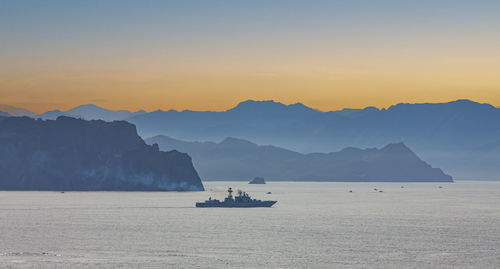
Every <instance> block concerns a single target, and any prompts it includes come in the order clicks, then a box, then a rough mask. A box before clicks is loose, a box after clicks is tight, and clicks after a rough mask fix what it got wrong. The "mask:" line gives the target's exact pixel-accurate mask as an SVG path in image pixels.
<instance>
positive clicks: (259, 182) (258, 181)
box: [248, 177, 266, 184]
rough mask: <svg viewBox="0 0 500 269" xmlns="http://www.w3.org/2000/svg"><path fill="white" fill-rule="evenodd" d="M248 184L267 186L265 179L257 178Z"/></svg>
mask: <svg viewBox="0 0 500 269" xmlns="http://www.w3.org/2000/svg"><path fill="white" fill-rule="evenodd" d="M248 184H266V181H265V180H264V178H263V177H255V178H254V179H252V180H250V182H248Z"/></svg>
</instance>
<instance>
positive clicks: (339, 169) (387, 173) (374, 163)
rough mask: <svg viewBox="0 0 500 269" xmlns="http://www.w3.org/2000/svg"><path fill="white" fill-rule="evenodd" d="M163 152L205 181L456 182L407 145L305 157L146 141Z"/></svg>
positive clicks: (250, 146)
mask: <svg viewBox="0 0 500 269" xmlns="http://www.w3.org/2000/svg"><path fill="white" fill-rule="evenodd" d="M146 142H147V143H149V144H158V145H159V146H160V148H161V149H162V150H172V149H176V150H179V151H181V152H186V153H188V154H189V155H190V156H192V158H193V163H194V165H195V167H196V169H197V170H198V172H199V173H200V176H201V177H202V178H203V179H204V180H245V181H247V180H250V179H252V178H254V177H255V176H257V175H258V176H263V177H264V178H266V179H267V180H287V181H387V182H441V181H442V182H451V181H452V178H451V177H450V176H448V175H446V174H444V173H443V172H442V171H441V169H439V168H432V167H431V166H430V165H428V164H427V163H425V162H423V161H422V160H420V158H418V157H417V156H416V155H415V154H414V153H413V152H412V151H411V150H410V149H409V148H408V147H406V145H404V144H403V143H395V144H389V145H387V146H385V147H383V148H381V149H374V148H372V149H365V150H362V149H357V148H353V147H349V148H345V149H343V150H341V151H339V152H332V153H311V154H301V153H298V152H294V151H290V150H286V149H283V148H279V147H274V146H259V145H256V144H254V143H252V142H250V141H246V140H243V139H238V138H231V137H229V138H226V139H224V140H223V141H221V142H219V143H214V142H186V141H181V140H177V139H173V138H170V137H167V136H163V135H160V136H155V137H152V138H149V139H146Z"/></svg>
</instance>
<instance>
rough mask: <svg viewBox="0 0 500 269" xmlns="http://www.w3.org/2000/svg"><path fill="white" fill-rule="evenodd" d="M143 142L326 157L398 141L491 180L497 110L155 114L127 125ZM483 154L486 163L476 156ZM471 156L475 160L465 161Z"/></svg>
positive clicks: (460, 105) (283, 108) (265, 106)
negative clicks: (245, 144) (245, 145)
mask: <svg viewBox="0 0 500 269" xmlns="http://www.w3.org/2000/svg"><path fill="white" fill-rule="evenodd" d="M128 121H130V122H132V123H134V124H136V125H137V128H138V131H139V133H140V134H141V135H142V136H143V137H150V136H154V135H158V134H167V135H169V136H171V137H175V138H178V139H182V140H189V141H196V140H202V141H207V140H208V141H220V140H222V139H224V138H225V137H228V136H230V137H241V138H243V139H248V140H251V141H255V142H256V143H258V144H267V145H275V146H280V147H283V148H289V149H291V150H294V151H298V152H302V153H309V152H331V151H338V150H341V149H343V148H345V147H348V146H353V147H358V148H369V147H381V146H383V145H386V144H389V143H392V142H394V141H401V142H403V141H404V143H405V144H406V145H408V146H409V147H411V148H412V149H413V150H415V152H417V153H418V155H419V156H422V157H423V158H424V159H425V160H428V161H430V162H431V163H432V164H434V165H437V166H439V167H442V168H443V169H445V170H446V171H447V172H449V173H450V174H452V175H453V176H454V177H457V178H468V179H498V178H499V176H498V175H500V166H499V165H498V163H499V162H500V151H498V147H497V148H494V147H493V148H494V149H492V146H491V145H497V144H498V143H499V137H500V110H499V109H498V108H495V107H493V106H491V105H489V104H480V103H476V102H472V101H469V100H458V101H453V102H449V103H435V104H432V103H424V104H398V105H394V106H391V107H389V108H388V109H377V108H375V107H367V108H365V109H343V110H339V111H330V112H321V111H317V110H314V109H311V108H308V107H306V106H304V105H302V104H300V103H299V104H295V105H288V106H287V105H283V104H281V103H277V102H273V101H251V100H249V101H245V102H242V103H240V104H238V105H237V106H236V107H234V108H233V109H230V110H227V111H225V112H196V111H182V112H179V111H174V110H170V111H160V110H158V111H155V112H152V113H147V114H143V115H138V116H134V117H131V118H130V119H128ZM485 150H487V151H488V152H489V155H482V153H483V152H484V151H485ZM471 156H475V157H474V158H476V159H472V158H471Z"/></svg>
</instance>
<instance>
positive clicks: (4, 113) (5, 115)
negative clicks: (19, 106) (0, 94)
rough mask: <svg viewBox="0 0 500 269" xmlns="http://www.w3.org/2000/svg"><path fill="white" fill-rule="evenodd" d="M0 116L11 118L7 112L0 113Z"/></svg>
mask: <svg viewBox="0 0 500 269" xmlns="http://www.w3.org/2000/svg"><path fill="white" fill-rule="evenodd" d="M0 116H3V117H10V116H11V115H10V114H9V113H7V112H3V111H0Z"/></svg>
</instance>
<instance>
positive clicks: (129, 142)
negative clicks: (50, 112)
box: [0, 116, 203, 191]
mask: <svg viewBox="0 0 500 269" xmlns="http://www.w3.org/2000/svg"><path fill="white" fill-rule="evenodd" d="M0 189H2V190H162V191H163V190H203V185H202V183H201V181H200V178H199V176H198V174H197V172H196V170H195V169H194V167H193V164H192V161H191V158H190V157H189V156H188V155H187V154H185V153H180V152H178V151H169V152H162V151H160V150H159V148H158V145H153V146H149V145H147V144H146V143H145V142H144V141H143V140H142V139H141V138H140V137H139V136H138V135H137V131H136V129H135V126H134V125H132V124H130V123H128V122H125V121H114V122H104V121H101V120H99V121H86V120H81V119H74V118H70V117H64V116H62V117H59V118H57V120H35V119H32V118H28V117H0Z"/></svg>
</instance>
